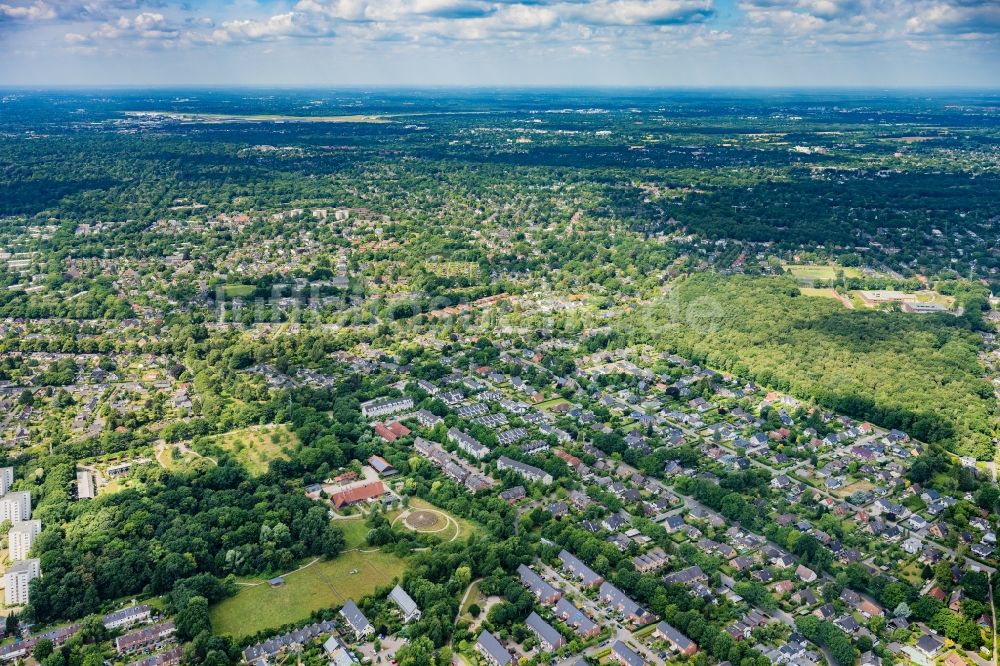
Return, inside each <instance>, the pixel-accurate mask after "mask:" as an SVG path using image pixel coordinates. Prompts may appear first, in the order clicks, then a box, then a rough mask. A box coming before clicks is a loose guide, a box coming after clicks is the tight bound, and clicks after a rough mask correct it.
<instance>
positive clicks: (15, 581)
mask: <svg viewBox="0 0 1000 666" xmlns="http://www.w3.org/2000/svg"><path fill="white" fill-rule="evenodd" d="M41 575H42V568H41V565H40V564H39V562H38V558H35V559H32V560H24V561H23V562H18V563H17V564H12V565H10V566H9V567H8V568H7V573H5V574H4V575H3V582H4V588H5V589H4V596H5V601H6V603H7V605H8V606H23V605H24V604H26V603H28V601H29V598H28V584H29V583H31V581H33V580H34V579H36V578H38V577H40V576H41Z"/></svg>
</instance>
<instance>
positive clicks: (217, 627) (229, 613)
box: [211, 551, 406, 638]
mask: <svg viewBox="0 0 1000 666" xmlns="http://www.w3.org/2000/svg"><path fill="white" fill-rule="evenodd" d="M405 568H406V562H405V560H402V559H400V558H398V557H396V556H395V555H390V554H388V553H383V552H380V551H375V552H370V553H362V552H360V551H351V552H348V553H344V554H342V555H340V556H339V557H337V558H336V559H333V560H329V561H319V562H316V563H315V564H313V565H311V566H308V567H306V568H304V569H302V570H301V571H297V572H295V573H291V574H288V575H287V576H285V577H284V578H285V584H284V585H281V586H279V587H271V586H270V585H268V584H267V582H261V584H259V585H255V586H253V587H244V588H243V589H241V590H240V592H239V593H237V594H236V596H234V597H230V598H229V599H225V600H224V601H221V602H219V603H218V604H216V605H214V606H213V607H212V609H211V619H212V630H213V631H214V632H215V633H216V634H229V635H230V636H232V637H233V638H240V637H243V636H251V635H253V634H256V633H257V632H258V631H261V630H263V629H267V628H269V627H278V626H281V625H283V624H288V623H289V622H298V621H301V620H304V619H306V618H308V617H309V614H310V613H312V612H313V611H315V610H319V609H320V608H329V607H333V606H339V605H341V604H343V603H344V602H345V601H347V600H348V599H359V598H361V597H363V596H365V595H366V594H370V593H371V592H372V591H373V590H374V589H375V588H376V587H380V586H382V585H385V584H387V583H389V582H390V581H392V579H393V578H398V577H400V576H402V574H403V571H404V569H405ZM352 571H356V572H357V573H351V572H352ZM248 582H249V581H248ZM254 582H257V581H254Z"/></svg>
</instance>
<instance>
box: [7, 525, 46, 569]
mask: <svg viewBox="0 0 1000 666" xmlns="http://www.w3.org/2000/svg"><path fill="white" fill-rule="evenodd" d="M41 532H42V521H40V520H37V519H36V520H25V521H23V522H20V523H15V524H14V526H13V527H11V528H10V532H8V533H7V543H8V546H9V550H10V559H11V561H12V562H18V561H20V560H26V559H28V553H29V552H30V551H31V544H32V543H34V542H35V537H36V536H38V535H39V534H41Z"/></svg>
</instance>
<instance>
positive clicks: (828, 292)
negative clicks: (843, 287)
mask: <svg viewBox="0 0 1000 666" xmlns="http://www.w3.org/2000/svg"><path fill="white" fill-rule="evenodd" d="M799 293H800V294H802V295H803V296H812V297H814V298H833V299H836V298H837V293H836V292H835V291H834V290H833V289H830V288H825V289H817V288H813V287H799ZM838 300H839V299H838Z"/></svg>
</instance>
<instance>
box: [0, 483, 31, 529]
mask: <svg viewBox="0 0 1000 666" xmlns="http://www.w3.org/2000/svg"><path fill="white" fill-rule="evenodd" d="M30 519H31V493H29V492H28V491H26V490H17V491H15V492H12V493H7V494H6V495H4V496H3V497H0V522H3V521H4V520H9V521H10V522H12V523H19V522H21V521H22V520H30Z"/></svg>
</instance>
